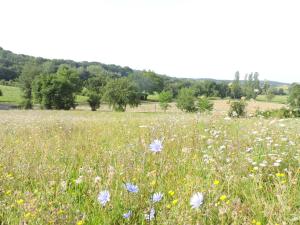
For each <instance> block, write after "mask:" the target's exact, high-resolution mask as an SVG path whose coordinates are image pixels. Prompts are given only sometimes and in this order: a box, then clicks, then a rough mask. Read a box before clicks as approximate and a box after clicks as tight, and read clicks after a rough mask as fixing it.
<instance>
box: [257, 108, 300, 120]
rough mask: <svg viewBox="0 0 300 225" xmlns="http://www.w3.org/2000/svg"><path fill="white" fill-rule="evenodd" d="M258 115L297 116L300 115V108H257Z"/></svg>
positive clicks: (271, 116) (272, 116) (274, 116)
mask: <svg viewBox="0 0 300 225" xmlns="http://www.w3.org/2000/svg"><path fill="white" fill-rule="evenodd" d="M255 115H256V116H262V117H264V118H295V117H300V110H297V109H287V108H281V109H273V110H266V111H259V110H257V111H256V113H255Z"/></svg>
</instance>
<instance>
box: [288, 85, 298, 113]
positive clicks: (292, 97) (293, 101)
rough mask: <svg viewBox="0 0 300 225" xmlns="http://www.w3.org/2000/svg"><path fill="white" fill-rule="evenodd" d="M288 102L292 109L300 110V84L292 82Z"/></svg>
mask: <svg viewBox="0 0 300 225" xmlns="http://www.w3.org/2000/svg"><path fill="white" fill-rule="evenodd" d="M288 103H289V104H290V106H291V108H292V109H297V110H300V84H296V83H294V84H292V85H291V87H290V90H289V97H288Z"/></svg>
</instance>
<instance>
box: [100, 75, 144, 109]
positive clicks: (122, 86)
mask: <svg viewBox="0 0 300 225" xmlns="http://www.w3.org/2000/svg"><path fill="white" fill-rule="evenodd" d="M103 100H104V101H106V102H107V103H108V104H109V106H110V107H112V108H113V109H114V110H115V111H119V112H124V111H125V110H126V106H127V105H130V106H131V107H137V106H138V105H139V104H140V101H141V100H140V94H139V92H138V88H137V86H136V85H135V83H133V82H132V81H130V80H129V79H128V78H125V77H123V78H119V79H114V80H111V81H109V82H108V83H107V85H106V86H105V92H104V95H103Z"/></svg>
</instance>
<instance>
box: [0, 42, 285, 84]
mask: <svg viewBox="0 0 300 225" xmlns="http://www.w3.org/2000/svg"><path fill="white" fill-rule="evenodd" d="M33 61H34V62H36V63H37V64H39V65H41V67H43V69H44V70H46V71H47V72H55V71H56V70H57V68H58V67H59V66H60V65H62V64H67V65H69V66H71V67H75V68H77V69H78V70H79V71H80V73H81V74H80V75H81V78H82V79H86V78H87V77H88V76H89V73H88V71H87V68H88V67H89V66H96V67H98V68H101V70H102V72H104V73H105V74H107V75H109V76H128V75H129V74H132V73H140V72H142V71H139V70H134V69H132V68H130V67H121V66H118V65H114V64H109V65H108V64H103V63H100V62H87V61H83V62H76V61H73V60H65V59H46V58H42V57H33V56H28V55H23V54H15V53H13V52H11V51H8V50H4V49H3V48H1V47H0V80H6V81H9V80H14V79H16V78H18V77H19V76H20V74H21V71H22V68H23V66H24V65H25V64H26V63H28V62H33ZM157 75H158V76H160V77H161V78H162V79H163V80H164V81H165V82H175V81H180V82H189V83H193V82H194V81H201V80H210V81H214V82H216V83H221V82H226V83H230V82H232V80H216V79H211V78H195V79H193V78H175V77H172V76H166V75H160V74H157ZM241 82H243V81H241ZM269 83H270V85H271V86H284V85H289V84H287V83H282V82H277V81H269Z"/></svg>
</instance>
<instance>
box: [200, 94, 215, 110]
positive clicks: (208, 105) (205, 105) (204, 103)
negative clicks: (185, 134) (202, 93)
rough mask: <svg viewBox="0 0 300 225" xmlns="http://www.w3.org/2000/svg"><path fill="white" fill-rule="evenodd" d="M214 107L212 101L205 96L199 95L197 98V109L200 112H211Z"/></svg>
mask: <svg viewBox="0 0 300 225" xmlns="http://www.w3.org/2000/svg"><path fill="white" fill-rule="evenodd" d="M213 108H214V103H212V102H211V101H209V99H208V98H206V97H201V98H199V99H198V111H199V112H200V113H204V112H211V111H212V110H213Z"/></svg>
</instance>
